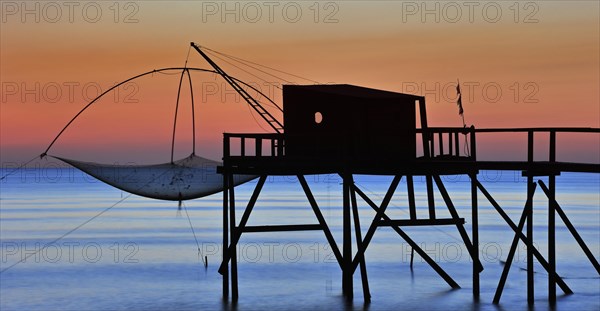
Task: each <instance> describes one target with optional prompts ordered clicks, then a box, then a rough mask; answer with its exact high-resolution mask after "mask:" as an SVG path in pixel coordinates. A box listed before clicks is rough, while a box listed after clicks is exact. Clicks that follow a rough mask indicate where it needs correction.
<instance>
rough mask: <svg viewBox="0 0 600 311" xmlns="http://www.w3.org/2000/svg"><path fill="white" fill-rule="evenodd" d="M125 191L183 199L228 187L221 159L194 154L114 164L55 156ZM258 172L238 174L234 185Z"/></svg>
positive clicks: (170, 198)
mask: <svg viewBox="0 0 600 311" xmlns="http://www.w3.org/2000/svg"><path fill="white" fill-rule="evenodd" d="M55 158H56V159H59V160H61V161H63V162H65V163H68V164H70V165H72V166H74V167H76V168H78V169H80V170H82V171H83V172H85V173H87V174H89V175H91V176H93V177H95V178H97V179H98V180H100V181H102V182H105V183H107V184H109V185H111V186H113V187H116V188H119V189H121V190H123V191H126V192H129V193H133V194H137V195H140V196H143V197H147V198H153V199H160V200H172V201H182V200H191V199H196V198H200V197H205V196H208V195H211V194H214V193H217V192H221V191H223V190H224V187H223V175H221V174H218V173H217V166H219V165H221V163H220V162H217V161H213V160H209V159H205V158H202V157H198V156H196V155H190V156H189V157H186V158H183V159H181V160H177V161H173V163H164V164H155V165H114V164H113V165H111V164H99V163H93V162H83V161H76V160H71V159H66V158H61V157H55ZM256 177H257V176H253V175H234V178H233V184H234V186H237V185H240V184H243V183H245V182H247V181H250V180H252V179H254V178H256Z"/></svg>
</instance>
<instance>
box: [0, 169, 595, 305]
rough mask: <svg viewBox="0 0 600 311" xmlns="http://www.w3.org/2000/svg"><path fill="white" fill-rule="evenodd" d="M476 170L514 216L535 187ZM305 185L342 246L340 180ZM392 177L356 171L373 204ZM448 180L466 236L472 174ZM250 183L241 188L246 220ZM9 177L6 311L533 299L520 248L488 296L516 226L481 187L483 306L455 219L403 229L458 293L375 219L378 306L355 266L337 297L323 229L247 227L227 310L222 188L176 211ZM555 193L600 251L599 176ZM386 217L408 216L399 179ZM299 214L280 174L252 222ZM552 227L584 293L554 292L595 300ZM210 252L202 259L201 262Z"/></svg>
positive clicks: (540, 226) (55, 172)
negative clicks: (221, 270)
mask: <svg viewBox="0 0 600 311" xmlns="http://www.w3.org/2000/svg"><path fill="white" fill-rule="evenodd" d="M5 173H6V171H3V172H2V175H4V174H5ZM479 178H480V180H481V181H482V182H483V184H484V185H485V186H486V187H487V189H488V190H489V191H490V192H491V193H492V194H493V195H494V197H495V198H496V200H497V201H498V202H499V203H500V204H501V205H502V207H503V208H504V209H505V211H506V212H507V213H508V214H509V215H510V216H511V218H512V219H513V220H514V221H515V222H517V221H518V217H519V215H520V213H521V211H522V207H523V204H524V201H525V187H526V185H525V182H524V179H523V178H521V177H520V173H519V172H494V171H487V172H482V174H481V175H480V176H479ZM308 181H309V183H310V185H311V187H312V190H313V192H314V193H315V196H316V198H317V201H318V203H319V205H320V207H321V210H322V212H323V214H324V216H325V218H326V220H327V221H328V223H329V225H330V227H331V230H332V231H333V234H334V236H335V237H336V239H337V241H338V242H341V219H342V217H341V209H340V206H341V185H340V180H339V178H338V177H336V176H323V175H321V176H309V177H308ZM390 181H391V178H388V177H372V176H357V177H356V182H357V184H358V185H359V187H361V189H363V190H364V191H365V192H366V193H367V194H369V195H370V196H371V197H372V198H373V199H374V201H375V202H380V201H381V199H382V197H383V195H384V194H385V191H386V190H387V186H388V185H389V182H390ZM444 181H445V185H446V187H447V188H448V190H449V192H450V195H451V197H452V199H453V201H454V203H455V205H456V206H457V209H458V211H459V213H460V215H461V217H464V218H465V219H466V220H467V224H466V229H467V230H468V232H469V233H470V230H471V228H470V217H471V212H470V207H469V205H470V193H469V183H468V178H467V177H466V176H453V177H447V178H444ZM416 182H417V184H416V190H417V206H418V209H419V213H420V214H419V215H420V216H423V217H424V216H425V215H426V210H427V208H426V197H425V193H424V190H425V187H424V180H421V179H419V178H417V179H416ZM254 185H255V182H250V183H248V184H245V185H242V186H239V187H238V188H236V195H237V197H238V199H239V200H238V201H237V206H238V207H240V208H238V219H239V217H240V216H241V214H242V211H243V210H242V208H241V207H243V206H245V202H247V200H248V198H249V196H250V194H251V192H252V189H253V187H254ZM0 186H1V188H0V190H1V193H0V242H1V247H0V251H1V263H0V266H1V269H2V273H1V274H0V309H1V310H117V309H127V310H218V309H230V308H237V309H239V310H354V309H370V310H400V309H409V310H465V309H466V310H469V309H472V310H525V309H527V304H526V283H525V280H526V271H525V270H524V268H525V267H526V262H525V255H526V251H525V250H526V249H525V247H524V246H523V245H520V247H519V249H518V253H517V256H516V258H515V263H514V265H513V266H512V269H511V272H510V275H509V278H508V281H507V284H506V286H505V291H504V294H503V296H502V300H501V304H500V306H495V305H493V304H492V303H491V301H492V299H493V295H494V291H495V289H496V285H497V283H498V280H499V278H500V274H501V273H502V268H503V265H502V263H503V261H504V260H506V257H507V254H508V250H509V245H510V243H511V241H512V238H513V233H512V232H511V230H510V228H509V227H508V226H507V225H506V224H505V223H504V221H503V220H502V219H501V218H500V217H499V215H498V214H497V213H496V212H495V211H494V209H493V208H492V207H491V205H490V204H489V203H488V202H487V201H486V200H485V198H484V197H483V195H481V194H480V199H479V201H480V203H479V204H480V210H479V213H480V248H481V259H482V261H483V264H484V267H485V270H484V272H483V273H482V274H481V291H482V293H481V301H480V302H479V303H475V302H474V301H473V299H472V283H471V262H470V261H469V256H468V253H467V250H466V249H465V247H464V246H463V245H462V241H461V239H460V236H459V234H458V232H457V230H456V228H455V227H452V226H444V227H435V228H434V227H421V228H408V229H406V231H407V232H408V233H409V234H410V235H411V237H412V238H413V239H414V240H415V241H416V242H417V243H419V244H420V245H421V246H422V248H423V249H425V250H426V252H427V253H428V254H429V255H430V256H431V257H433V258H435V259H436V261H437V262H438V263H439V264H440V265H441V266H442V268H444V269H445V270H446V271H447V272H448V273H449V274H450V275H451V276H452V277H453V278H454V279H455V280H456V281H457V282H458V283H459V284H460V285H461V287H462V289H459V290H451V289H450V287H449V286H448V285H447V284H446V283H445V282H444V281H443V280H442V279H441V278H440V277H439V276H438V275H437V274H436V273H435V272H434V271H433V270H432V269H431V268H430V267H429V266H428V265H427V264H426V263H425V262H424V261H423V260H422V259H421V258H420V257H418V256H415V259H414V269H413V270H412V271H411V269H410V268H409V262H410V248H409V246H408V245H407V244H406V243H405V242H404V241H403V240H402V239H401V238H400V237H399V236H398V235H397V234H396V233H395V232H394V231H392V230H391V229H389V228H379V229H378V230H377V232H376V234H375V236H374V238H373V241H372V243H371V245H370V247H369V249H368V250H367V252H366V262H367V269H368V274H369V285H370V289H371V294H372V302H371V304H370V305H364V304H363V299H362V289H361V282H360V273H359V270H357V273H356V274H355V278H354V284H355V289H354V292H355V298H354V301H353V302H352V303H349V302H346V301H345V299H344V298H343V297H342V295H341V271H340V269H339V266H338V265H337V263H336V262H335V258H334V257H333V255H332V252H331V249H330V248H329V246H328V244H327V241H326V239H325V237H324V234H323V233H322V232H318V231H315V232H291V233H246V234H245V235H244V236H243V237H242V239H241V241H240V247H239V249H238V255H239V268H238V269H239V291H240V298H239V302H238V303H237V305H236V306H232V305H231V304H226V303H223V300H222V295H221V277H220V275H219V274H218V273H217V269H218V265H219V261H220V257H221V256H220V254H221V252H220V251H221V244H220V242H221V208H222V207H221V204H222V203H221V200H222V197H221V195H220V194H218V195H213V196H210V197H206V198H202V199H198V200H193V201H188V202H185V204H184V206H183V209H182V210H178V207H177V203H174V202H166V201H157V200H150V199H145V198H141V197H137V196H130V197H128V195H127V193H123V192H121V191H119V190H117V189H115V188H112V187H110V186H106V185H104V184H102V183H101V182H98V181H95V180H93V179H92V178H91V177H88V176H86V175H83V174H82V173H80V172H78V171H76V170H74V169H27V170H21V171H19V172H17V173H16V174H14V175H11V176H10V177H8V178H7V179H5V180H3V181H0ZM557 199H558V201H559V203H561V206H562V207H563V209H564V210H565V212H566V213H567V214H568V216H569V217H570V220H571V221H572V223H573V224H574V225H575V226H576V227H577V230H578V231H579V233H580V235H581V236H582V237H583V239H584V240H585V241H586V243H587V245H588V246H589V247H590V249H591V251H592V252H593V253H594V255H595V256H596V258H597V259H599V258H600V176H599V175H598V174H563V175H562V176H560V177H558V185H557ZM436 203H437V213H438V217H444V215H448V214H447V209H445V207H444V205H443V201H442V200H441V197H439V196H438V197H437V199H436ZM111 207H112V208H111ZM359 208H360V213H361V215H360V220H361V225H362V230H363V235H364V234H365V232H366V230H367V227H368V225H369V224H370V222H371V220H372V218H373V216H374V211H373V210H371V209H370V208H369V207H368V206H367V205H366V204H365V203H364V202H363V201H360V199H359ZM534 208H535V216H534V223H535V233H534V238H535V241H536V244H537V245H538V248H539V249H540V251H541V252H542V253H546V251H547V243H546V241H547V227H546V224H545V222H546V220H547V200H545V197H544V195H543V193H542V192H541V190H540V189H538V191H537V192H536V195H535V203H534ZM107 209H108V210H107ZM186 210H187V212H188V214H189V216H190V219H191V223H192V225H193V230H194V232H195V235H196V238H194V234H193V232H192V229H191V228H190V224H189V222H188V218H187V216H186ZM103 211H104V212H103ZM102 212H103V213H102ZM388 215H390V216H391V217H392V218H402V217H404V218H406V217H407V215H408V213H407V198H406V184H405V183H404V182H402V183H401V184H400V186H399V188H398V191H397V192H396V195H395V197H394V199H393V201H392V204H391V205H390V207H389V208H388ZM290 223H316V220H315V217H314V214H313V213H312V210H311V209H310V207H309V205H308V203H307V201H306V198H305V197H304V196H303V193H302V192H301V188H300V185H299V183H298V182H297V181H296V180H295V179H292V178H283V177H278V178H271V179H269V181H268V182H267V184H266V185H265V188H264V191H263V193H262V194H261V197H260V198H259V201H258V203H257V206H256V207H255V210H254V212H253V214H252V217H251V218H250V221H249V225H259V224H290ZM557 225H558V226H557V261H558V264H557V266H558V272H559V273H560V274H561V275H563V276H564V277H565V281H566V282H567V283H568V285H569V286H570V287H571V288H572V289H573V290H574V292H575V294H574V295H570V296H564V295H562V292H560V289H558V296H559V298H558V304H557V309H559V310H599V309H600V278H599V277H598V274H597V273H596V271H595V270H594V268H593V266H592V265H591V264H590V262H589V261H588V260H587V258H586V257H585V255H584V253H583V252H582V251H581V249H580V248H579V247H578V245H577V243H576V242H575V240H574V239H573V237H572V236H571V235H570V234H569V232H568V230H567V229H566V227H565V226H564V225H563V223H562V222H561V221H560V220H557ZM74 229H76V230H74ZM73 230H74V231H73ZM61 237H62V238H61ZM59 238H60V239H59ZM57 239H58V240H57ZM196 239H197V243H196ZM53 241H54V242H53ZM51 242H53V243H51ZM48 243H51V244H48ZM340 245H341V243H340ZM353 249H355V246H353ZM204 256H206V257H207V258H208V267H207V268H206V269H205V268H204V265H203V263H202V261H201V258H202V257H204ZM535 268H536V274H535V282H536V284H535V285H536V302H535V309H536V310H545V309H547V308H548V307H549V306H548V303H547V282H548V276H547V274H546V273H545V271H544V270H543V269H542V268H541V266H540V265H539V264H537V263H536V266H535Z"/></svg>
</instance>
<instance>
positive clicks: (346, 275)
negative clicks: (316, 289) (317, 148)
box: [342, 175, 354, 298]
mask: <svg viewBox="0 0 600 311" xmlns="http://www.w3.org/2000/svg"><path fill="white" fill-rule="evenodd" d="M342 179H343V207H342V209H343V210H342V221H343V227H342V231H343V243H344V244H343V252H344V253H343V255H342V257H343V260H344V264H343V268H342V289H343V292H344V295H345V296H346V297H347V298H352V296H353V295H354V290H353V287H354V286H353V280H352V276H353V275H354V270H353V269H352V231H351V230H352V228H351V227H352V223H351V222H350V219H351V218H350V212H351V207H350V184H351V183H350V180H349V177H348V175H343V176H342Z"/></svg>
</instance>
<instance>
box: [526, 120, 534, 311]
mask: <svg viewBox="0 0 600 311" xmlns="http://www.w3.org/2000/svg"><path fill="white" fill-rule="evenodd" d="M533 146H534V145H533V132H532V131H529V132H528V133H527V161H528V162H529V163H533ZM534 187H535V183H533V175H532V174H531V172H528V174H527V200H529V201H531V202H530V205H531V208H529V209H527V211H528V215H527V304H528V305H529V306H532V305H533V303H534V301H535V295H534V294H535V293H534V292H535V290H534V283H533V282H534V275H533V273H534V271H533V189H534Z"/></svg>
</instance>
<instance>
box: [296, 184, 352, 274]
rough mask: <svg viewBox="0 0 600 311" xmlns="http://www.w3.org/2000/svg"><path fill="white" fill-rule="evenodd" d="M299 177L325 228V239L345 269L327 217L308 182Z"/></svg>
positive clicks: (320, 222)
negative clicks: (324, 215)
mask: <svg viewBox="0 0 600 311" xmlns="http://www.w3.org/2000/svg"><path fill="white" fill-rule="evenodd" d="M297 177H298V180H299V181H300V185H302V189H303V190H304V194H306V198H307V199H308V202H309V203H310V206H311V207H312V209H313V212H314V213H315V216H316V217H317V220H318V221H319V224H320V225H321V227H322V228H323V233H325V238H327V242H329V246H330V247H331V250H332V251H333V255H334V256H335V258H336V259H337V262H338V264H339V265H340V268H342V269H344V266H343V259H342V254H341V253H340V250H339V248H338V246H337V244H336V243H335V239H334V238H333V235H332V234H331V231H330V230H329V227H328V226H327V222H325V217H323V214H321V210H320V209H319V206H318V205H317V201H316V200H315V197H314V196H313V194H312V192H311V191H310V188H309V187H308V183H307V182H306V179H305V178H304V176H302V175H298V176H297Z"/></svg>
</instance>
